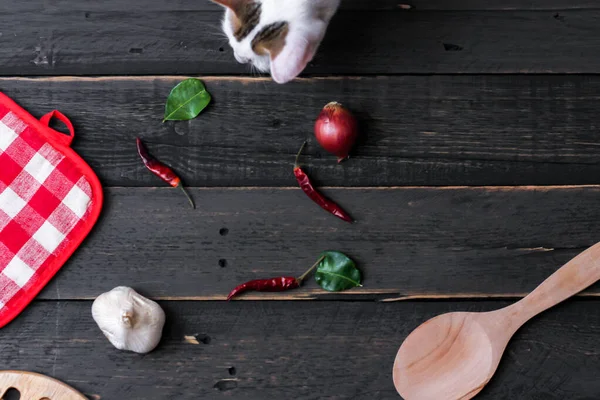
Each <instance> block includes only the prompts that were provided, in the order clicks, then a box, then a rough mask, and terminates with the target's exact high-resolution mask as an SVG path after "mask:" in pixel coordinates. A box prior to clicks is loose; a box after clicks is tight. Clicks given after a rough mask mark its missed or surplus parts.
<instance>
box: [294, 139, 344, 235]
mask: <svg viewBox="0 0 600 400" xmlns="http://www.w3.org/2000/svg"><path fill="white" fill-rule="evenodd" d="M305 145H306V142H304V143H303V144H302V147H300V151H299V152H298V155H296V162H295V163H294V175H295V176H296V180H297V181H298V184H299V185H300V188H301V189H302V190H303V191H304V193H306V195H307V196H308V197H310V198H311V199H312V201H314V202H315V203H317V204H318V205H319V206H321V208H323V209H324V210H326V211H329V212H330V213H331V214H333V215H335V216H336V217H338V218H341V219H343V220H344V221H346V222H350V223H352V222H354V221H353V219H352V217H351V216H350V215H348V213H347V212H346V211H344V210H343V209H342V207H340V206H339V205H338V204H337V203H336V202H334V201H332V200H329V199H328V198H327V197H325V196H323V195H322V194H321V193H319V192H318V191H317V189H315V188H314V186H313V184H312V183H311V181H310V179H309V177H308V175H306V173H305V172H304V171H303V170H302V168H300V166H299V165H298V159H299V158H300V154H301V153H302V150H303V149H304V146H305Z"/></svg>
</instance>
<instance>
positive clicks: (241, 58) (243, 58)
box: [233, 53, 250, 64]
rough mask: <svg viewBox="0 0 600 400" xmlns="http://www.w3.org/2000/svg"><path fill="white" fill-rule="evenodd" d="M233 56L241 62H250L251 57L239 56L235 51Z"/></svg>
mask: <svg viewBox="0 0 600 400" xmlns="http://www.w3.org/2000/svg"><path fill="white" fill-rule="evenodd" d="M233 56H234V57H235V59H236V60H237V62H239V63H240V64H248V63H249V62H250V59H249V58H246V57H241V56H238V55H237V53H233Z"/></svg>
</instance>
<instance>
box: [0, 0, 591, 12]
mask: <svg viewBox="0 0 600 400" xmlns="http://www.w3.org/2000/svg"><path fill="white" fill-rule="evenodd" d="M136 5H137V7H136V8H139V9H140V10H144V11H153V12H154V11H158V12H180V11H186V12H189V11H220V10H221V7H220V6H218V5H216V4H214V3H212V2H210V1H208V0H205V1H197V0H175V1H169V2H165V1H163V0H139V1H138V2H137V3H136ZM597 8H599V6H598V3H597V2H596V1H594V0H578V1H567V0H528V1H523V0H486V1H485V2H484V1H480V0H412V1H405V2H404V3H403V2H399V1H397V0H376V1H372V0H343V1H342V2H341V5H340V9H341V10H354V11H372V10H386V11H399V12H402V11H406V10H431V11H439V10H461V11H464V10H468V11H473V10H536V11H540V10H579V9H597ZM0 11H2V12H32V11H37V12H45V13H57V12H72V11H79V12H84V13H85V12H89V13H91V12H131V11H132V7H131V6H130V5H129V4H127V3H125V2H122V1H119V0H105V1H103V2H101V3H99V2H97V1H93V0H54V1H52V3H51V4H48V1H47V0H29V1H27V2H17V3H15V4H10V5H9V4H6V5H4V4H0Z"/></svg>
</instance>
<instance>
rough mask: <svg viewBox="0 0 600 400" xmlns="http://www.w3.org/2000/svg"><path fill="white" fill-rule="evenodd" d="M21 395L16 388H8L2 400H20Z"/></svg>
mask: <svg viewBox="0 0 600 400" xmlns="http://www.w3.org/2000/svg"><path fill="white" fill-rule="evenodd" d="M20 398H21V393H20V392H19V391H18V390H17V389H15V388H12V387H11V388H8V390H7V391H6V393H4V395H3V396H2V397H1V399H2V400H19V399H20Z"/></svg>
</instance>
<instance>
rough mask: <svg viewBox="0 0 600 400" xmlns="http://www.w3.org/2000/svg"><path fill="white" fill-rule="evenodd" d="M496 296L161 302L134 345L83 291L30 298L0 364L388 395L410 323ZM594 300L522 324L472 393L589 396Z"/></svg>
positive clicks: (172, 385) (140, 386) (183, 393)
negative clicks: (113, 334)
mask: <svg viewBox="0 0 600 400" xmlns="http://www.w3.org/2000/svg"><path fill="white" fill-rule="evenodd" d="M504 305H507V303H506V302H450V303H437V302H416V303H413V302H410V303H401V304H382V303H369V302H303V303H289V302H269V303H265V302H262V303H259V302H241V303H231V304H227V303H213V302H163V303H161V306H163V307H164V309H165V311H166V313H167V315H168V323H167V325H166V327H165V331H164V335H163V341H162V343H161V344H160V345H159V347H158V348H157V349H156V351H154V352H153V353H150V354H149V355H146V356H139V355H135V354H131V353H125V352H119V351H117V350H115V349H114V348H113V347H112V346H111V345H110V344H109V343H108V341H107V340H106V339H105V338H104V337H103V335H102V334H101V332H100V331H99V330H98V328H97V327H96V326H95V324H94V322H93V320H92V318H91V315H90V306H91V303H90V302H38V303H34V304H33V305H32V306H30V307H29V308H28V309H27V310H26V311H25V312H24V313H23V314H22V315H21V316H20V317H18V318H17V319H16V320H15V321H14V322H13V323H11V324H10V325H8V326H7V327H6V328H4V329H3V330H2V336H1V337H0V351H1V352H2V359H3V367H6V368H15V369H24V370H32V371H37V372H41V373H44V374H48V375H52V376H55V377H56V378H58V379H61V380H63V381H64V382H66V383H67V384H69V385H71V386H73V387H75V388H77V389H79V390H81V391H82V392H84V394H86V395H87V396H88V397H89V398H90V399H118V398H123V397H124V396H125V397H126V398H127V399H131V400H138V399H139V400H141V399H144V400H154V399H156V400H158V399H161V400H162V399H199V398H205V399H215V400H216V399H231V398H235V399H248V400H264V399H299V400H308V399H314V398H315V396H318V398H320V399H336V400H337V399H339V400H342V399H344V400H350V399H355V400H368V399H386V400H387V399H390V400H395V399H399V397H398V395H397V394H396V393H395V390H394V387H393V384H392V378H391V368H392V363H393V360H394V355H395V354H396V351H397V349H398V347H399V345H400V343H401V342H402V340H403V339H404V338H405V337H406V335H407V334H408V333H409V332H410V331H411V330H412V329H414V328H415V327H416V326H417V325H419V324H420V323H421V322H423V321H425V320H426V319H428V318H430V317H433V316H435V315H437V314H439V313H443V312H448V311H459V310H470V311H487V310H492V309H495V308H498V307H502V306H504ZM599 305H600V303H599V302H598V301H571V302H569V303H568V304H566V305H562V306H559V307H558V308H556V309H552V310H550V311H548V312H547V313H545V314H543V315H542V316H540V317H538V318H536V319H535V320H534V321H531V322H530V323H529V324H527V325H526V326H525V327H524V328H523V329H522V330H521V331H519V332H517V334H516V336H515V337H514V340H513V341H512V342H511V343H510V344H509V346H508V348H507V350H506V352H505V358H504V360H503V361H502V363H501V365H500V368H499V370H498V372H497V374H496V376H495V377H494V378H493V380H492V381H491V382H490V384H489V385H488V386H487V388H486V389H485V390H484V391H483V392H482V393H481V395H480V396H479V397H478V399H482V400H492V399H495V400H504V399H595V398H597V397H598V394H599V393H600V383H599V382H598V379H597V377H598V374H599V373H600V356H599V355H598V351H597V349H598V339H599V337H600V336H599V334H598V330H597V326H598V325H599V324H600V317H599V315H598V312H596V310H597V309H598V306H599ZM186 337H187V338H186ZM317 394H318V395H317Z"/></svg>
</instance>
